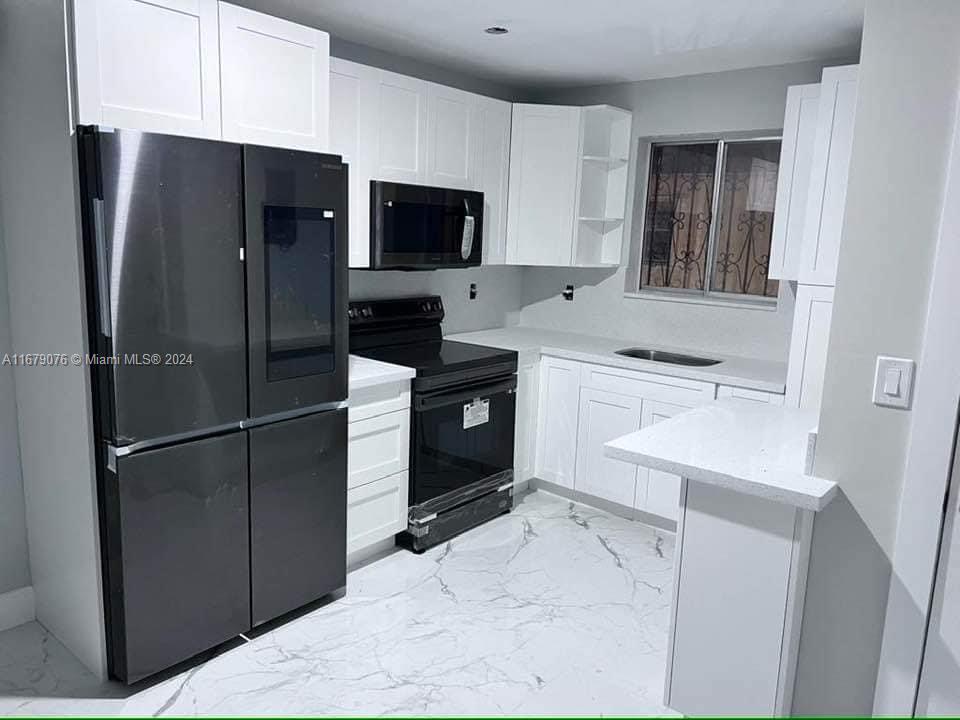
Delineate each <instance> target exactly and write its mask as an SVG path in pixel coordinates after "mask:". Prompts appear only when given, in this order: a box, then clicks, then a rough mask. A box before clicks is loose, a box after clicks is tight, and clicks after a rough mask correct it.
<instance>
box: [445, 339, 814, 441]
mask: <svg viewBox="0 0 960 720" xmlns="http://www.w3.org/2000/svg"><path fill="white" fill-rule="evenodd" d="M446 338H447V339H448V340H458V341H460V342H470V343H476V344H478V345H492V346H493V347H500V348H505V349H507V350H516V351H517V352H523V351H526V350H535V351H539V352H540V353H542V354H544V355H551V356H553V357H562V358H567V359H569V360H579V361H580V362H589V363H597V364H598V365H608V366H612V367H620V368H626V369H629V370H641V371H643V372H649V373H656V374H658V375H672V376H674V377H683V378H689V379H691V380H702V381H704V382H710V383H717V384H719V385H733V386H734V387H741V388H749V389H751V390H762V391H764V392H771V393H780V394H782V393H783V392H784V391H785V389H786V377H787V365H786V363H782V362H774V361H771V360H756V359H752V358H743V357H736V356H732V355H722V354H720V353H715V352H704V351H702V350H697V349H692V348H677V347H668V346H664V345H659V344H657V343H650V342H646V341H644V340H641V339H636V338H635V339H632V340H624V339H622V338H619V339H618V338H608V337H595V336H592V335H580V334H577V333H568V332H563V331H559V330H544V329H540V328H529V327H520V326H518V327H508V328H498V329H493V330H478V331H475V332H468V333H458V334H455V335H447V336H446ZM629 347H644V348H651V349H654V350H667V351H669V352H679V353H684V354H687V355H700V356H706V357H711V358H715V359H717V360H720V361H721V362H720V363H719V364H717V365H711V366H709V367H688V366H685V365H670V364H668V363H662V362H652V361H649V360H637V359H636V358H629V357H624V356H623V355H617V354H616V352H615V351H616V350H620V349H622V348H629ZM812 425H813V423H811V426H812Z"/></svg>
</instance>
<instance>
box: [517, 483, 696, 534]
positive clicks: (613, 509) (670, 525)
mask: <svg viewBox="0 0 960 720" xmlns="http://www.w3.org/2000/svg"><path fill="white" fill-rule="evenodd" d="M530 489H531V490H543V491H544V492H548V493H550V494H552V495H558V496H560V497H562V498H566V499H567V500H572V501H573V502H575V503H580V504H581V505H588V506H589V507H595V508H597V510H603V511H604V512H608V513H610V514H611V515H616V516H618V517H622V518H624V519H625V520H634V521H636V522H642V523H643V524H644V525H652V526H653V527H655V528H659V529H660V530H666V531H667V532H676V531H677V523H676V522H675V521H673V520H668V519H667V518H664V517H660V516H659V515H651V514H650V513H648V512H644V511H643V510H637V509H635V508H632V507H627V506H626V505H621V504H620V503H615V502H613V501H611V500H604V499H603V498H598V497H596V496H595V495H587V494H586V493H584V492H580V491H579V490H573V489H571V488H566V487H564V486H563V485H557V484H556V483H552V482H550V481H549V480H541V479H540V478H530Z"/></svg>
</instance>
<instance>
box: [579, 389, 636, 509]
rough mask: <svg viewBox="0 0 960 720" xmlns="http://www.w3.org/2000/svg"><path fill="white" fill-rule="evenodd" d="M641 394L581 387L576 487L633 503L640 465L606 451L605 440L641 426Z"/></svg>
mask: <svg viewBox="0 0 960 720" xmlns="http://www.w3.org/2000/svg"><path fill="white" fill-rule="evenodd" d="M641 405H642V401H641V400H640V398H635V397H629V396H626V395H617V394H615V393H611V392H606V391H604V390H594V389H593V388H582V389H581V390H580V419H579V423H578V426H579V430H578V432H577V470H576V477H575V481H574V489H576V490H578V491H580V492H582V493H586V494H587V495H593V496H595V497H600V498H603V499H604V500H611V501H613V502H615V503H619V504H621V505H626V506H627V507H630V506H632V505H633V501H634V493H635V492H636V489H637V474H638V467H637V465H636V464H634V463H628V462H623V461H622V460H615V459H613V458H609V457H607V456H606V455H604V454H603V444H604V443H606V442H609V441H610V440H614V439H616V438H618V437H621V436H623V435H627V434H628V433H632V432H635V431H637V430H639V429H640V417H641Z"/></svg>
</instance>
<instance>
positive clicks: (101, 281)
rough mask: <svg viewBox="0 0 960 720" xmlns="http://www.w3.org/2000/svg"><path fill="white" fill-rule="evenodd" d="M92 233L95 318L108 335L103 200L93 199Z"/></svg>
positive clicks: (108, 278)
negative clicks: (95, 285)
mask: <svg viewBox="0 0 960 720" xmlns="http://www.w3.org/2000/svg"><path fill="white" fill-rule="evenodd" d="M93 235H94V243H95V244H96V250H97V300H98V303H99V306H98V312H97V320H98V321H99V323H100V333H101V334H102V335H103V336H104V337H110V336H111V333H112V328H113V322H112V320H111V317H110V273H109V269H108V267H107V240H106V232H105V231H104V224H103V200H102V199H100V198H94V200H93Z"/></svg>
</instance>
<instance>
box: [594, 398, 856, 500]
mask: <svg viewBox="0 0 960 720" xmlns="http://www.w3.org/2000/svg"><path fill="white" fill-rule="evenodd" d="M816 423H817V413H816V411H811V410H800V409H796V408H783V407H777V406H774V405H767V404H764V403H756V402H751V401H749V400H739V399H727V400H718V401H716V402H713V403H710V404H707V405H703V406H701V407H697V408H693V409H691V410H687V411H685V412H682V413H680V414H679V415H675V416H674V417H672V418H669V419H667V420H662V421H661V422H658V423H657V424H656V425H651V426H650V427H648V428H644V429H643V430H640V431H638V432H635V433H631V434H629V435H625V436H623V437H621V438H617V439H616V440H612V441H610V442H608V443H606V444H605V446H604V447H605V453H606V454H607V455H608V456H609V457H613V458H617V459H618V460H625V461H627V462H632V463H636V464H637V465H642V466H644V467H650V468H654V469H655V470H662V471H664V472H668V473H673V474H674V475H680V476H682V477H685V478H687V479H689V480H696V481H699V482H704V483H710V484H712V485H719V486H721V487H725V488H729V489H731V490H736V491H738V492H742V493H746V494H748V495H755V496H757V497H762V498H767V499H768V500H774V501H776V502H782V503H787V504H789V505H795V506H796V507H799V508H804V509H806V510H822V509H823V508H824V507H826V505H827V503H829V502H830V500H832V499H833V496H834V495H835V494H836V492H837V484H836V483H835V482H832V481H830V480H824V479H823V478H819V477H814V476H812V475H807V474H805V473H804V472H803V470H804V467H805V466H806V459H807V455H808V452H809V447H808V442H809V434H810V430H811V428H813V427H814V426H815V425H816Z"/></svg>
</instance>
